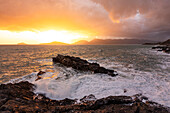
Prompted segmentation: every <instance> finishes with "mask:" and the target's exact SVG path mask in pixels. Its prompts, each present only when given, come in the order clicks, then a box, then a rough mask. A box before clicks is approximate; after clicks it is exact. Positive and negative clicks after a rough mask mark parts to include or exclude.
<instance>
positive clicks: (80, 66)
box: [53, 54, 117, 76]
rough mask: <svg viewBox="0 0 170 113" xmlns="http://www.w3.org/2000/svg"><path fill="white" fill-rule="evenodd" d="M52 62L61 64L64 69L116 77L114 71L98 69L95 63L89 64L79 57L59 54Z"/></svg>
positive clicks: (98, 66)
mask: <svg viewBox="0 0 170 113" xmlns="http://www.w3.org/2000/svg"><path fill="white" fill-rule="evenodd" d="M53 62H54V63H60V64H63V65H64V66H66V67H72V68H74V69H77V70H80V71H91V72H94V73H103V74H108V75H110V76H116V75H117V74H116V72H115V71H114V70H109V69H105V68H104V67H100V65H99V64H97V63H89V62H87V61H86V60H83V59H80V58H79V57H71V56H63V55H60V54H59V55H58V56H57V57H55V58H53Z"/></svg>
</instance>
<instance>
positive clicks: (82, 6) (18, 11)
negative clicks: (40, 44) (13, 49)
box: [0, 0, 170, 40]
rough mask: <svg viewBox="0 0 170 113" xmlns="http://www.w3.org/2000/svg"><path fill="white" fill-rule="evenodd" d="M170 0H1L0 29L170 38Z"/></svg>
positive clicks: (157, 38) (156, 38)
mask: <svg viewBox="0 0 170 113" xmlns="http://www.w3.org/2000/svg"><path fill="white" fill-rule="evenodd" d="M169 6H170V0H0V29H7V30H19V31H20V30H33V31H34V30H43V29H46V28H47V29H48V28H49V29H52V28H54V29H68V30H80V31H93V32H96V33H97V34H98V35H101V36H113V37H125V38H132V37H133V38H148V39H153V40H154V39H155V40H159V39H167V38H170V37H169V36H170V33H169V32H170V7H169Z"/></svg>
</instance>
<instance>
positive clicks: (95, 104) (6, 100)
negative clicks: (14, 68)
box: [0, 82, 170, 113]
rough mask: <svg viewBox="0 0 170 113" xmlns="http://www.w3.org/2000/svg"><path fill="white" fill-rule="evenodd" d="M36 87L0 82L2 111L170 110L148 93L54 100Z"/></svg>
mask: <svg viewBox="0 0 170 113" xmlns="http://www.w3.org/2000/svg"><path fill="white" fill-rule="evenodd" d="M35 88H36V86H34V85H33V84H31V83H29V82H20V83H15V84H11V83H9V84H1V85H0V112H1V113H14V112H16V113H27V112H30V113H60V112H65V113H66V112H67V113H68V112H69V113H72V112H74V113H78V112H82V113H87V112H88V113H92V112H93V113H94V112H96V113H101V112H102V113H105V112H107V113H109V112H110V113H169V112H170V111H169V108H165V107H163V106H161V105H159V104H157V103H154V102H151V101H149V100H148V99H147V97H143V96H141V95H135V96H132V97H130V96H110V97H107V98H102V99H98V100H97V99H96V98H95V96H94V95H89V96H85V97H84V98H82V99H80V100H79V101H78V100H76V99H75V100H71V99H64V100H51V99H49V98H47V97H45V96H44V95H43V94H35V93H34V92H33V91H34V89H35Z"/></svg>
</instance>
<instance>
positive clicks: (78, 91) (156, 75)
mask: <svg viewBox="0 0 170 113" xmlns="http://www.w3.org/2000/svg"><path fill="white" fill-rule="evenodd" d="M151 47H152V46H147V45H67V46H51V45H49V46H47V45H46V46H44V45H41V46H38V45H37V46H33V45H8V46H7V45H1V46H0V84H7V83H17V82H20V81H29V82H31V83H33V84H35V86H36V89H35V90H34V92H35V93H37V94H39V93H41V94H44V95H46V96H47V97H49V98H51V99H55V100H61V99H65V98H70V99H81V98H83V97H84V96H87V95H90V94H93V95H95V97H96V98H97V99H99V98H104V97H107V96H120V95H125V96H132V95H136V94H142V95H143V96H146V97H148V98H149V100H151V101H154V102H157V103H159V104H162V105H164V106H169V107H170V54H166V53H163V52H159V51H156V50H152V49H151ZM58 54H62V55H69V56H75V57H80V58H82V59H85V60H88V61H89V62H95V63H99V64H100V66H102V67H105V68H107V69H113V70H115V71H116V72H117V73H118V76H116V77H111V76H109V75H107V74H94V73H91V72H82V71H78V70H75V69H73V68H67V67H64V66H61V65H59V64H53V62H52V57H56V56H57V55H58ZM40 70H42V71H46V73H45V74H43V75H41V76H42V79H40V80H38V81H35V79H36V78H37V76H36V75H37V73H38V72H39V71H40Z"/></svg>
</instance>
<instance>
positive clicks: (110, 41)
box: [73, 39, 154, 45]
mask: <svg viewBox="0 0 170 113" xmlns="http://www.w3.org/2000/svg"><path fill="white" fill-rule="evenodd" d="M143 43H154V41H150V40H140V39H94V40H92V41H89V42H88V41H84V40H80V41H78V42H75V43H73V44H75V45H114V44H143Z"/></svg>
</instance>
